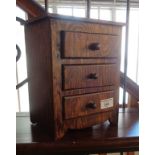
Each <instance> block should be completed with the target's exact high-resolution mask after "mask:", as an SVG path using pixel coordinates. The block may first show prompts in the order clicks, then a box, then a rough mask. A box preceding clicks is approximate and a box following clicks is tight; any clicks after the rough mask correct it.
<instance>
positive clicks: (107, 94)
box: [25, 15, 122, 140]
mask: <svg viewBox="0 0 155 155" xmlns="http://www.w3.org/2000/svg"><path fill="white" fill-rule="evenodd" d="M121 29H122V25H121V24H119V23H114V22H105V21H96V20H90V19H80V18H71V17H65V16H58V15H48V16H46V17H41V18H38V19H35V20H33V21H29V22H27V24H26V25H25V38H26V51H27V68H28V80H29V81H28V85H29V98H30V116H31V121H32V122H33V123H38V125H39V126H40V127H41V128H43V129H45V130H47V131H48V132H49V133H51V135H52V137H53V138H54V139H55V140H56V139H60V138H61V137H63V136H64V134H65V132H66V131H67V129H81V128H86V127H90V126H92V125H95V124H98V123H101V122H104V121H105V120H109V121H110V122H111V123H112V124H117V120H118V93H119V80H120V69H119V68H120V45H121Z"/></svg>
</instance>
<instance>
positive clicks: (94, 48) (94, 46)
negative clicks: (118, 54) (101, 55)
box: [88, 43, 101, 51]
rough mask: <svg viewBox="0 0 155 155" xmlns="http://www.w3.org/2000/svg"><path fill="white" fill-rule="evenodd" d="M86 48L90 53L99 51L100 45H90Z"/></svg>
mask: <svg viewBox="0 0 155 155" xmlns="http://www.w3.org/2000/svg"><path fill="white" fill-rule="evenodd" d="M88 48H89V49H90V50H92V51H96V50H100V48H101V45H100V43H91V44H90V45H89V46H88Z"/></svg>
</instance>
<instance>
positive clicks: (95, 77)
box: [87, 73, 98, 80]
mask: <svg viewBox="0 0 155 155" xmlns="http://www.w3.org/2000/svg"><path fill="white" fill-rule="evenodd" d="M87 78H88V79H93V80H95V79H98V77H97V75H96V73H90V74H89V75H88V76H87Z"/></svg>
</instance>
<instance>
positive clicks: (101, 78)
mask: <svg viewBox="0 0 155 155" xmlns="http://www.w3.org/2000/svg"><path fill="white" fill-rule="evenodd" d="M116 72H117V68H116V64H101V65H65V66H63V78H64V80H63V89H65V90H68V89H80V88H91V87H100V86H110V85H114V84H115V79H116V76H115V75H116Z"/></svg>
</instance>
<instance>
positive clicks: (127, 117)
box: [16, 109, 139, 155]
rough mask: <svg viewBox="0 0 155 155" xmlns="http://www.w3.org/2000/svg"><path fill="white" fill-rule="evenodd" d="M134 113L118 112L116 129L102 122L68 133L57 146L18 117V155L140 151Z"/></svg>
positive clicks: (37, 128) (39, 130)
mask: <svg viewBox="0 0 155 155" xmlns="http://www.w3.org/2000/svg"><path fill="white" fill-rule="evenodd" d="M138 115H139V114H138V111H137V109H126V111H125V112H122V110H120V112H119V117H118V118H119V121H118V126H111V125H110V124H109V122H104V123H101V124H98V125H95V126H92V127H91V128H86V129H82V130H69V131H68V132H67V134H66V135H65V136H64V137H63V138H62V139H61V140H58V141H57V142H54V141H53V140H52V139H51V137H50V136H49V135H48V133H47V132H44V131H42V130H41V128H39V127H38V126H37V125H36V126H35V125H32V124H31V123H30V120H29V117H23V116H21V117H20V116H18V117H17V121H16V122H17V127H16V129H17V133H16V143H17V145H16V146H17V147H16V151H17V155H42V154H44V155H51V154H54V155H58V154H59V155H60V154H61V155H65V154H73V155H74V154H90V153H91V154H93V153H94V154H98V153H107V152H109V153H110V152H120V151H124V152H129V151H138V150H139V123H138Z"/></svg>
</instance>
